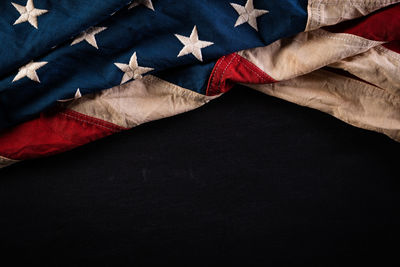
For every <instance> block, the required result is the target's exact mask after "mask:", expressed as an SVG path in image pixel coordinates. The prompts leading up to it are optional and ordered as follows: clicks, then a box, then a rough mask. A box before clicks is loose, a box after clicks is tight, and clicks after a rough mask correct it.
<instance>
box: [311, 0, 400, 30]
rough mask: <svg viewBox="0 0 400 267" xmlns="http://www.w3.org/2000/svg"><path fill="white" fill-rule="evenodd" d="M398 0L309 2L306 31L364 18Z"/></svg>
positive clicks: (322, 0)
mask: <svg viewBox="0 0 400 267" xmlns="http://www.w3.org/2000/svg"><path fill="white" fill-rule="evenodd" d="M399 2H400V1H399V0H309V1H308V22H307V26H306V31H311V30H315V29H318V28H321V27H323V26H327V25H333V24H336V23H339V22H341V21H344V20H350V19H354V18H358V17H361V16H365V15H367V14H369V13H371V12H373V11H375V10H378V9H380V8H382V7H385V6H388V5H391V4H394V3H399Z"/></svg>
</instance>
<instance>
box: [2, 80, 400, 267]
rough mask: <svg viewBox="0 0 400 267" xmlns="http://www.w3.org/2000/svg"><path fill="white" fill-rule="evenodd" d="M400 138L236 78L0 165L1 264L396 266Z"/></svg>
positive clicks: (398, 220)
mask: <svg viewBox="0 0 400 267" xmlns="http://www.w3.org/2000/svg"><path fill="white" fill-rule="evenodd" d="M399 148H400V144H398V143H396V142H394V141H392V140H391V139H389V138H387V137H386V136H384V135H381V134H377V133H373V132H369V131H365V130H361V129H357V128H354V127H352V126H349V125H346V124H345V123H343V122H341V121H339V120H337V119H335V118H333V117H330V116H329V115H326V114H323V113H321V112H319V111H315V110H311V109H307V108H303V107H299V106H297V105H294V104H291V103H287V102H284V101H282V100H279V99H275V98H272V97H269V96H266V95H263V94H261V93H258V92H255V91H252V90H250V89H246V88H240V87H238V88H235V89H233V90H232V91H231V92H229V93H227V94H226V95H224V96H222V97H221V98H219V99H217V100H215V101H213V102H211V103H210V104H208V105H206V106H204V107H202V108H200V109H198V110H195V111H192V112H189V113H186V114H182V115H179V116H176V117H173V118H168V119H164V120H161V121H156V122H152V123H148V124H146V125H142V126H140V127H138V128H135V129H133V130H130V131H127V132H124V133H121V134H117V135H114V136H111V137H108V138H106V139H103V140H101V141H98V142H94V143H91V144H89V145H86V146H84V147H81V148H78V149H75V150H73V151H70V152H67V153H64V154H61V155H58V156H54V157H50V158H45V159H39V160H34V161H29V162H23V163H20V164H17V165H14V166H12V167H9V168H6V169H3V170H0V251H1V255H0V261H2V262H3V264H1V265H3V266H6V265H4V262H5V259H12V260H13V262H14V263H18V262H20V261H25V262H29V263H33V262H38V263H40V264H41V265H42V266H45V265H51V266H61V265H65V266H88V265H89V264H94V263H95V264H96V265H98V266H117V265H128V266H138V265H148V264H156V263H157V264H167V263H174V264H184V265H186V266H193V265H203V266H209V265H211V264H223V263H225V264H231V265H233V264H241V265H245V266H246V265H253V264H261V265H270V266H298V265H303V264H308V266H324V267H326V266H343V264H353V266H361V264H366V263H375V264H378V265H375V266H399V259H398V256H399V235H398V227H399V223H400V216H399V204H400V194H399V192H400V182H399V178H400V175H399V168H398V166H399V156H398V155H399V151H400V150H399ZM7 266H9V265H7Z"/></svg>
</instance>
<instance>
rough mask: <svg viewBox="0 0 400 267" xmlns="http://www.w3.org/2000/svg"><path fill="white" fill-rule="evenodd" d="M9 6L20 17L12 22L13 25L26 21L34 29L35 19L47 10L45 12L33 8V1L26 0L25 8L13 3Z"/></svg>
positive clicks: (44, 10)
mask: <svg viewBox="0 0 400 267" xmlns="http://www.w3.org/2000/svg"><path fill="white" fill-rule="evenodd" d="M11 4H12V5H13V6H14V7H15V9H17V11H18V12H19V14H20V15H21V16H20V17H19V18H18V19H17V20H16V21H15V22H14V25H15V24H20V23H23V22H26V21H28V22H29V23H30V24H31V25H32V26H33V27H35V28H36V29H37V28H38V21H37V17H39V16H41V15H43V14H45V13H47V12H48V10H46V9H37V8H35V6H34V5H33V0H28V1H27V2H26V6H21V5H18V4H15V3H11Z"/></svg>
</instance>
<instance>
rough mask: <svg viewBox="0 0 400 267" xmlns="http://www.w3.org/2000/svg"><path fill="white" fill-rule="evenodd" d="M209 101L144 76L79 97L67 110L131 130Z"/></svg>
mask: <svg viewBox="0 0 400 267" xmlns="http://www.w3.org/2000/svg"><path fill="white" fill-rule="evenodd" d="M213 98H215V97H209V96H205V95H202V94H198V93H196V92H193V91H191V90H187V89H184V88H182V87H179V86H176V85H174V84H172V83H169V82H167V81H164V80H162V79H160V78H157V77H155V76H151V75H147V76H145V77H144V78H143V79H139V80H135V81H132V82H129V83H126V84H124V85H121V86H116V87H114V88H111V89H108V90H105V91H102V92H100V93H97V94H94V95H86V96H83V97H82V98H80V99H78V100H74V101H73V102H71V103H69V104H68V105H67V108H69V109H72V110H74V111H77V112H80V113H82V114H85V115H88V116H92V117H95V118H98V119H102V120H105V121H108V122H111V123H114V124H117V125H119V126H121V127H125V128H132V127H134V126H137V125H139V124H142V123H145V122H148V121H153V120H157V119H161V118H165V117H169V116H173V115H176V114H179V113H183V112H186V111H189V110H192V109H195V108H198V107H200V106H202V105H204V104H205V103H207V102H208V101H210V100H211V99H213Z"/></svg>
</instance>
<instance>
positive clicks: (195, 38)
mask: <svg viewBox="0 0 400 267" xmlns="http://www.w3.org/2000/svg"><path fill="white" fill-rule="evenodd" d="M175 36H176V38H178V40H179V41H180V42H181V43H182V44H183V45H184V47H183V48H182V50H181V51H180V52H179V54H178V57H181V56H184V55H188V54H193V56H195V57H196V58H197V59H198V60H200V61H203V55H202V54H201V49H202V48H205V47H208V46H210V45H213V44H214V43H212V42H206V41H200V40H199V34H198V33H197V27H196V25H195V26H194V28H193V30H192V33H191V34H190V37H186V36H182V35H179V34H175Z"/></svg>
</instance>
